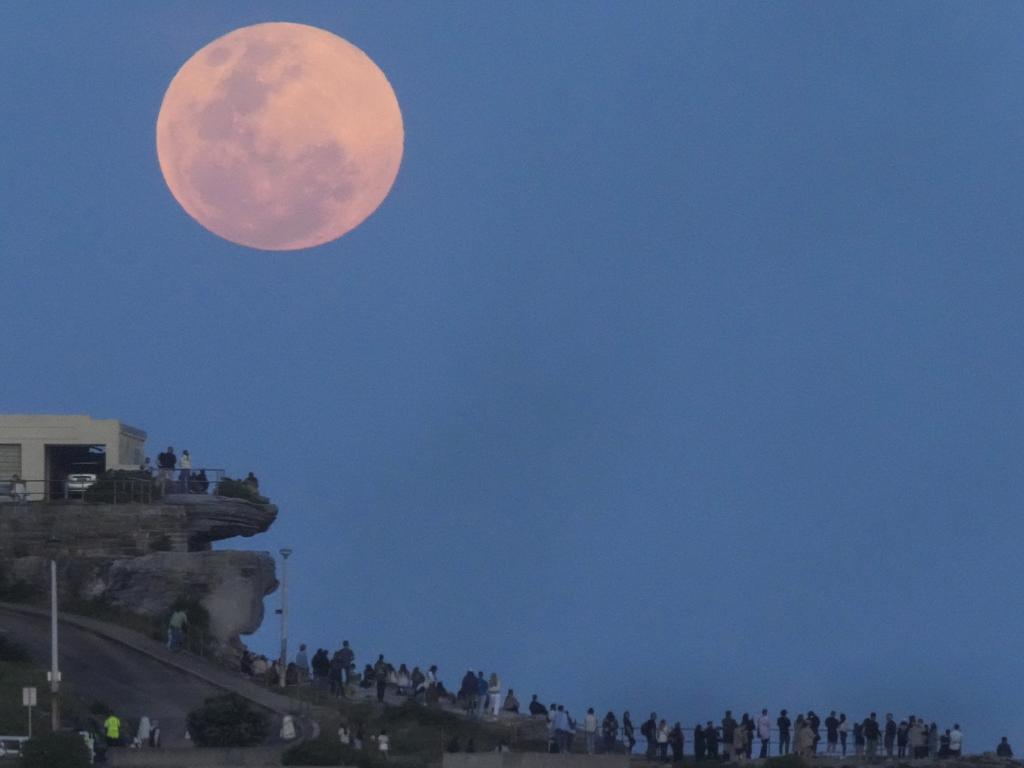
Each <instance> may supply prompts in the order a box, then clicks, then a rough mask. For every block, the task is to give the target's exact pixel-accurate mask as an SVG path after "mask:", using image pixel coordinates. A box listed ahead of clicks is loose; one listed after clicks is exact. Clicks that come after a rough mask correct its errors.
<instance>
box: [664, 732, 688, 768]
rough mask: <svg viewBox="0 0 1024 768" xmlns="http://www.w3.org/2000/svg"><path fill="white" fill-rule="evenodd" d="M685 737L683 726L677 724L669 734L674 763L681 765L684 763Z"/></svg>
mask: <svg viewBox="0 0 1024 768" xmlns="http://www.w3.org/2000/svg"><path fill="white" fill-rule="evenodd" d="M684 742H685V737H684V736H683V724H682V723H680V722H676V724H675V725H673V726H672V730H671V731H669V732H668V745H669V746H670V747H672V762H673V763H681V762H682V761H683V744H684Z"/></svg>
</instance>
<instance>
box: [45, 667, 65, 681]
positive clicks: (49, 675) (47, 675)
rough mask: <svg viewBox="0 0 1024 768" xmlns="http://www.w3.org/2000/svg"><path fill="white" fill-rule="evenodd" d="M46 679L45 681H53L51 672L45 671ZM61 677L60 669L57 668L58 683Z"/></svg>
mask: <svg viewBox="0 0 1024 768" xmlns="http://www.w3.org/2000/svg"><path fill="white" fill-rule="evenodd" d="M46 679H47V681H49V682H51V683H52V682H53V672H47V673H46ZM62 679H63V677H62V674H61V672H60V670H57V682H58V683H59V682H60V681H61V680H62Z"/></svg>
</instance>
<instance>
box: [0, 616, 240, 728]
mask: <svg viewBox="0 0 1024 768" xmlns="http://www.w3.org/2000/svg"><path fill="white" fill-rule="evenodd" d="M0 631H3V633H4V634H5V635H6V636H7V637H9V638H10V639H11V640H13V641H14V642H16V643H18V644H19V645H22V646H24V647H25V648H26V649H27V650H28V651H29V653H31V654H32V657H33V659H34V660H35V661H36V662H37V663H38V664H39V665H40V666H42V667H45V668H47V669H49V666H50V624H49V621H47V620H46V619H45V618H43V617H37V616H26V615H23V614H16V613H12V612H10V611H6V610H4V609H3V608H0ZM60 667H61V676H62V678H63V679H64V680H65V681H66V682H68V683H71V684H72V685H73V686H74V688H75V690H76V691H77V692H79V693H80V694H82V698H84V699H85V701H86V702H87V703H89V702H90V701H92V700H98V701H102V702H105V703H106V704H109V705H110V706H112V707H114V709H115V711H116V712H117V714H118V715H119V716H120V717H122V718H131V719H134V720H137V719H138V718H139V717H140V716H142V715H148V716H149V718H150V720H152V719H153V718H156V719H158V720H160V725H161V730H162V733H163V740H164V744H166V745H167V746H180V745H184V744H186V743H187V742H186V741H185V739H184V734H185V717H186V715H187V714H188V712H189V710H191V709H192V708H193V707H195V706H197V705H199V704H201V703H202V702H203V699H205V698H206V697H208V696H216V695H218V694H221V693H223V691H222V690H221V689H220V688H218V687H216V686H213V685H210V684H209V683H206V682H203V681H202V680H199V679H197V678H195V677H193V676H192V675H188V674H186V673H184V672H181V671H179V670H176V669H173V668H171V667H169V666H167V665H165V664H163V663H161V662H159V661H155V660H154V659H152V658H150V657H148V656H146V655H144V654H142V653H139V652H137V651H133V650H131V649H129V648H126V647H124V646H121V645H118V644H115V643H111V642H110V641H108V640H104V639H102V638H100V637H97V636H96V635H94V634H92V633H91V632H87V631H85V630H82V629H79V628H77V627H74V626H71V625H68V624H66V623H64V622H62V623H61V626H60Z"/></svg>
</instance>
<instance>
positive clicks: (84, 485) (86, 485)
mask: <svg viewBox="0 0 1024 768" xmlns="http://www.w3.org/2000/svg"><path fill="white" fill-rule="evenodd" d="M95 484H96V475H94V474H91V473H89V472H74V473H72V474H70V475H68V476H67V478H66V479H65V480H64V487H65V489H66V490H67V493H68V496H71V495H77V496H81V495H82V494H84V493H85V492H86V491H87V490H89V489H90V488H92V487H93V486H94V485H95Z"/></svg>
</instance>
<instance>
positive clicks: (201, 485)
mask: <svg viewBox="0 0 1024 768" xmlns="http://www.w3.org/2000/svg"><path fill="white" fill-rule="evenodd" d="M209 489H210V481H209V479H208V478H207V477H206V470H205V469H200V470H199V471H198V472H196V473H195V474H194V475H192V482H191V488H190V491H191V493H206V492H207V491H208V490H209Z"/></svg>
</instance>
